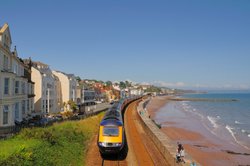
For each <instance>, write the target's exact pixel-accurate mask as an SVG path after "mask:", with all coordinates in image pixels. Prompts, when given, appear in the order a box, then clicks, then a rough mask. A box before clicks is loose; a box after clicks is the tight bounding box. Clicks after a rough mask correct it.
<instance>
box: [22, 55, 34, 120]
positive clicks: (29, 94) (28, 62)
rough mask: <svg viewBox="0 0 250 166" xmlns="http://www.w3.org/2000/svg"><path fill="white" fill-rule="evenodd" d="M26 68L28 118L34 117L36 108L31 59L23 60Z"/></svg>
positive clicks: (26, 113)
mask: <svg viewBox="0 0 250 166" xmlns="http://www.w3.org/2000/svg"><path fill="white" fill-rule="evenodd" d="M23 63H24V64H25V66H24V77H25V78H27V79H28V84H27V97H28V99H27V109H26V112H25V115H26V118H27V119H28V118H30V117H32V114H34V113H35V106H34V97H35V92H34V88H35V82H33V81H32V80H31V67H32V61H31V59H28V60H23Z"/></svg>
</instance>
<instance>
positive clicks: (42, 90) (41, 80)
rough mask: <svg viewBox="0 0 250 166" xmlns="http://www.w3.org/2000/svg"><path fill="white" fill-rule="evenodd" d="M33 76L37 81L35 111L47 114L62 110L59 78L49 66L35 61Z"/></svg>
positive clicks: (34, 80)
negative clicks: (59, 101) (59, 106)
mask: <svg viewBox="0 0 250 166" xmlns="http://www.w3.org/2000/svg"><path fill="white" fill-rule="evenodd" d="M31 78H32V81H33V82H35V94H36V96H35V113H36V114H38V115H45V114H51V113H58V112H60V110H61V108H58V105H59V104H58V100H59V99H60V98H61V97H60V96H59V95H60V94H58V78H57V77H56V76H55V75H53V73H52V71H51V69H50V68H49V66H48V65H46V64H44V63H41V62H33V64H32V77H31Z"/></svg>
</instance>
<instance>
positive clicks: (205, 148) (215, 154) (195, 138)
mask: <svg viewBox="0 0 250 166" xmlns="http://www.w3.org/2000/svg"><path fill="white" fill-rule="evenodd" d="M170 98H171V97H167V96H164V97H154V98H152V100H151V101H150V102H149V104H148V106H147V111H148V113H149V114H150V116H151V119H154V118H155V116H156V114H157V111H158V110H159V109H160V108H161V107H163V106H165V105H166V104H167V103H168V102H170V101H169V99H170ZM175 123H177V122H175V119H172V120H171V122H164V125H163V127H162V129H161V130H162V131H163V132H164V133H165V134H166V135H167V136H168V137H169V138H170V139H171V140H173V141H174V142H176V143H177V142H181V143H182V144H183V145H184V148H185V149H186V152H187V153H188V154H189V155H190V156H191V157H192V158H193V159H194V160H196V161H197V162H198V163H200V164H201V165H209V166H210V165H216V166H217V165H218V166H224V165H249V164H250V159H248V158H250V156H248V155H235V154H230V153H228V152H226V151H223V150H222V149H221V147H220V145H217V144H215V143H214V142H211V141H210V140H208V139H206V137H205V136H203V135H202V134H201V133H199V132H198V131H197V132H194V131H190V130H188V129H186V128H180V127H177V125H175ZM178 123H179V122H178ZM190 123H191V122H190Z"/></svg>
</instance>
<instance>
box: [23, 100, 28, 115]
mask: <svg viewBox="0 0 250 166" xmlns="http://www.w3.org/2000/svg"><path fill="white" fill-rule="evenodd" d="M28 109H29V108H28ZM22 113H23V114H25V100H23V101H22Z"/></svg>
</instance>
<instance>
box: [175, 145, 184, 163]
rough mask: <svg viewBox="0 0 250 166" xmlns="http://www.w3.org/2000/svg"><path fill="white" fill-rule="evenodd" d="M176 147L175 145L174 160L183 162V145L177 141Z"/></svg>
mask: <svg viewBox="0 0 250 166" xmlns="http://www.w3.org/2000/svg"><path fill="white" fill-rule="evenodd" d="M177 144H178V147H177V153H176V162H177V163H179V162H184V163H185V160H184V157H185V151H184V147H183V146H182V144H180V143H179V142H177Z"/></svg>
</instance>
